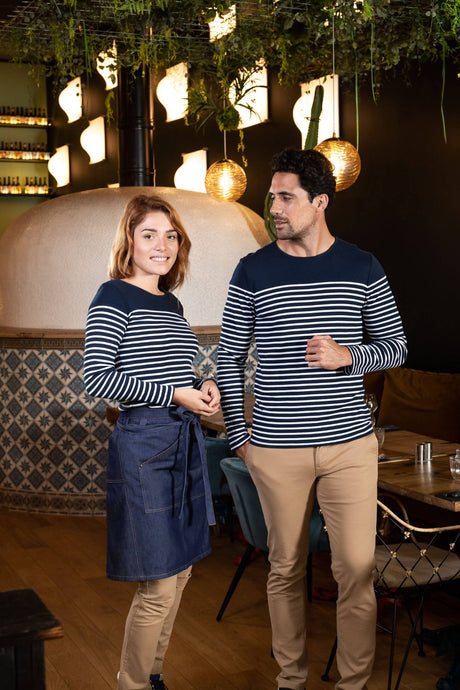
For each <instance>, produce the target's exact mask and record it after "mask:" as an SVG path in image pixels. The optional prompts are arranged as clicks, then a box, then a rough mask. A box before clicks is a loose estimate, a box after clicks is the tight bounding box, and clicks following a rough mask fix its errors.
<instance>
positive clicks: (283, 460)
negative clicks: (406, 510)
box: [246, 434, 377, 690]
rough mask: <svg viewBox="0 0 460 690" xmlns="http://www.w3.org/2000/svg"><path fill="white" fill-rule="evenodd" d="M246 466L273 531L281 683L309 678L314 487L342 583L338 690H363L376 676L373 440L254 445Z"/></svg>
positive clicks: (292, 684) (272, 594)
mask: <svg viewBox="0 0 460 690" xmlns="http://www.w3.org/2000/svg"><path fill="white" fill-rule="evenodd" d="M246 463H247V466H248V469H249V471H250V473H251V476H252V477H253V480H254V483H255V485H256V487H257V490H258V493H259V497H260V501H261V505H262V509H263V512H264V516H265V521H266V524H267V528H268V548H269V559H270V573H269V576H268V584H267V594H268V605H269V610H270V619H271V624H272V638H273V639H272V644H273V654H274V656H275V659H276V661H277V662H278V664H279V666H280V668H281V672H280V674H279V676H278V678H277V681H278V686H279V687H287V688H293V690H298V689H300V688H304V687H305V685H306V681H307V675H308V663H307V652H306V578H305V572H306V564H307V557H308V541H309V518H310V513H311V507H312V503H313V498H314V488H315V485H316V494H317V497H318V501H319V504H320V506H321V510H322V511H323V515H324V519H325V522H326V526H327V531H328V535H329V540H330V545H331V558H332V573H333V576H334V579H335V580H336V582H337V584H338V601H337V636H338V647H337V666H338V670H339V674H340V681H339V682H338V683H337V685H336V686H335V687H336V690H339V689H340V690H362V689H363V688H364V687H365V685H366V682H367V680H368V678H369V676H370V674H371V671H372V664H373V659H374V650H375V623H376V600H375V595H374V588H373V578H372V570H373V567H374V549H375V527H376V510H377V440H376V438H375V435H374V434H370V435H369V436H366V437H364V438H361V439H358V440H356V441H351V442H349V443H341V444H337V445H331V446H318V447H315V448H299V449H298V448H294V449H293V448H288V449H286V448H280V449H278V448H260V447H257V446H253V445H250V446H249V449H248V453H247V456H246ZM331 643H332V640H331Z"/></svg>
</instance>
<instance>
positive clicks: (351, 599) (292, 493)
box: [218, 150, 406, 690]
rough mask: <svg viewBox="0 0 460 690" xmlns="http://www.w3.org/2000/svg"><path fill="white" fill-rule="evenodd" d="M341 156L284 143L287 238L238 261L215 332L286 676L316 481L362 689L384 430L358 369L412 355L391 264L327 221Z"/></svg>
mask: <svg viewBox="0 0 460 690" xmlns="http://www.w3.org/2000/svg"><path fill="white" fill-rule="evenodd" d="M332 170H333V169H332V166H331V164H330V163H329V161H328V160H327V159H326V158H325V157H324V156H323V155H322V154H320V153H318V152H317V151H295V150H287V151H284V152H282V153H281V154H279V155H278V156H277V157H275V160H274V164H273V178H272V183H271V188H270V197H271V199H272V206H271V214H272V217H273V220H274V223H275V226H276V232H277V240H276V241H275V242H273V243H272V244H270V245H268V246H266V247H263V248H262V249H260V250H258V251H257V252H255V253H254V254H249V255H248V256H246V257H245V258H244V259H242V260H241V261H240V263H239V265H238V266H237V268H236V270H235V273H234V274H233V277H232V280H231V283H230V288H229V294H228V298H227V303H226V306H225V311H224V316H223V323H222V335H221V340H220V345H219V364H218V378H219V387H220V390H221V393H222V409H223V412H224V418H225V424H226V428H227V433H228V438H229V442H230V446H231V447H232V448H233V449H235V450H236V453H237V455H238V456H239V457H240V458H241V459H242V460H244V461H245V462H246V463H247V465H248V468H249V471H250V473H251V475H252V477H253V479H254V482H255V484H256V487H257V490H258V492H259V496H260V500H261V504H262V508H263V511H264V516H265V521H266V523H267V528H268V547H269V559H270V573H269V576H268V583H267V593H268V604H269V610H270V618H271V624H272V637H273V653H274V656H275V659H276V660H277V662H278V664H279V666H280V669H281V671H280V674H279V675H278V677H277V681H278V688H279V689H280V690H300V689H303V688H305V685H306V681H307V675H308V664H307V654H306V645H305V639H306V592H305V589H306V587H305V572H306V562H307V556H308V538H309V517H310V512H311V506H312V502H313V499H314V494H315V490H316V494H317V497H318V501H319V503H320V506H321V509H322V512H323V515H324V518H325V521H326V526H327V530H328V535H329V540H330V545H331V554H332V572H333V575H334V578H335V580H336V581H337V584H338V601H337V635H338V648H337V665H338V669H339V673H340V680H339V682H338V683H337V685H336V686H335V687H336V689H337V690H338V689H339V688H340V690H362V689H363V688H364V687H365V685H366V682H367V680H368V678H369V676H370V674H371V670H372V663H373V657H374V648H375V609H376V604H375V596H374V590H373V581H372V569H373V557H374V545H375V520H376V499H377V440H376V437H375V435H374V434H373V433H372V425H371V421H370V416H369V412H368V410H367V408H366V405H365V403H364V401H363V394H364V390H363V383H362V379H363V374H364V373H365V372H368V371H377V370H379V369H386V368H389V367H396V366H399V365H400V364H402V363H403V361H404V359H405V356H406V339H405V337H404V333H403V329H402V326H401V320H400V317H399V314H398V311H397V308H396V305H395V302H394V298H393V296H392V293H391V291H390V288H389V286H388V282H387V279H386V277H385V274H384V272H383V269H382V267H381V266H380V264H379V263H378V262H377V260H376V259H375V258H374V257H373V256H372V255H371V254H369V253H367V252H364V251H361V250H360V249H358V248H357V247H355V246H354V245H351V244H349V243H347V242H344V241H343V240H341V239H338V238H336V237H334V236H333V235H332V234H331V233H330V231H329V229H328V226H327V223H326V218H325V212H326V209H327V208H328V206H329V205H330V204H331V203H332V200H333V197H334V193H335V178H334V176H333V172H332ZM253 335H255V338H256V344H257V353H258V366H257V374H256V382H255V398H256V402H255V407H254V417H253V425H252V432H251V435H249V433H248V432H247V430H246V426H245V420H244V413H243V388H244V367H245V362H246V358H247V353H248V348H249V345H250V342H251V338H252V337H253Z"/></svg>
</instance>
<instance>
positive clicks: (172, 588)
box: [117, 566, 192, 690]
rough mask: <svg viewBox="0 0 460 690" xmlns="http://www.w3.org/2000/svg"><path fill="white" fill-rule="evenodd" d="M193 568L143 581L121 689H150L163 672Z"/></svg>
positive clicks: (128, 631)
mask: <svg viewBox="0 0 460 690" xmlns="http://www.w3.org/2000/svg"><path fill="white" fill-rule="evenodd" d="M191 571H192V567H191V566H190V568H187V569H186V570H183V571H182V572H181V573H178V574H177V575H173V576H171V577H165V578H164V579H162V580H150V581H148V582H139V586H138V588H137V591H136V593H135V595H134V598H133V601H132V603H131V608H130V610H129V613H128V617H127V619H126V626H125V637H124V641H123V648H122V652H121V662H120V673H119V675H118V686H117V690H147V688H150V683H149V676H150V674H151V673H161V671H162V668H163V660H164V656H165V654H166V650H167V648H168V644H169V639H170V637H171V633H172V629H173V625H174V621H175V618H176V614H177V610H178V608H179V604H180V600H181V597H182V592H183V591H184V588H185V585H186V584H187V582H188V580H189V578H190V575H191Z"/></svg>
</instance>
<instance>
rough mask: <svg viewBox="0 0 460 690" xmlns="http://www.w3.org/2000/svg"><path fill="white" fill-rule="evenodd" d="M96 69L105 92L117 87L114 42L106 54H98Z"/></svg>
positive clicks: (115, 46)
mask: <svg viewBox="0 0 460 690" xmlns="http://www.w3.org/2000/svg"><path fill="white" fill-rule="evenodd" d="M96 69H97V71H98V72H99V74H100V75H101V77H102V78H103V80H104V81H105V90H106V91H110V89H114V88H115V87H116V86H118V74H117V45H116V43H115V41H114V42H113V46H112V48H111V49H110V50H109V51H108V52H107V53H105V52H101V53H99V55H98V56H97V59H96Z"/></svg>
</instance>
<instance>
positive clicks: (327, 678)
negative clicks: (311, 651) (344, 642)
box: [321, 636, 337, 681]
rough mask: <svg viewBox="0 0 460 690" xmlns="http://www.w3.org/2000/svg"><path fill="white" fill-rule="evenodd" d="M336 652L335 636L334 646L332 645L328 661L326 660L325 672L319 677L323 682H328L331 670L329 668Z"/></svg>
mask: <svg viewBox="0 0 460 690" xmlns="http://www.w3.org/2000/svg"><path fill="white" fill-rule="evenodd" d="M336 652H337V636H336V638H335V640H334V644H333V645H332V649H331V653H330V654H329V659H328V660H327V666H326V670H325V671H324V673H323V675H322V676H321V680H324V681H328V680H329V671H330V670H331V666H332V664H333V662H334V658H335V654H336Z"/></svg>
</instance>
